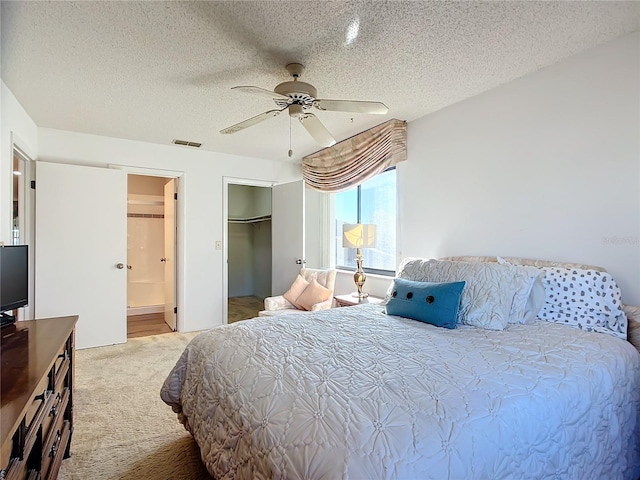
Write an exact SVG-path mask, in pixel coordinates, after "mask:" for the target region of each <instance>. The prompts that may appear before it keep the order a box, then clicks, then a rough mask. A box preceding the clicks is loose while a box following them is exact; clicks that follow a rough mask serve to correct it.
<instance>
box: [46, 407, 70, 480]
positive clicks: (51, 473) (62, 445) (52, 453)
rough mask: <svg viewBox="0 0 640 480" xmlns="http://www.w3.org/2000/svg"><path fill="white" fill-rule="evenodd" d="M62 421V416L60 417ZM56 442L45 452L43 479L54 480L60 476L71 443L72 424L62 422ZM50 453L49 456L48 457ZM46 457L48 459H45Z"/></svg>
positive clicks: (57, 432) (56, 434)
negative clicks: (61, 466) (59, 472)
mask: <svg viewBox="0 0 640 480" xmlns="http://www.w3.org/2000/svg"><path fill="white" fill-rule="evenodd" d="M60 420H63V419H62V416H61V417H60ZM54 440H55V442H54V443H53V444H52V445H51V447H49V448H47V449H46V450H43V455H42V469H41V470H40V472H41V475H42V478H46V479H47V480H48V479H54V478H56V477H57V476H58V471H59V470H60V465H61V464H62V459H63V458H64V452H65V450H66V448H67V445H68V444H69V442H70V441H71V423H70V422H69V421H68V420H64V421H61V425H60V429H58V430H56V432H55V437H54ZM47 452H48V455H47ZM45 455H47V458H46V459H45Z"/></svg>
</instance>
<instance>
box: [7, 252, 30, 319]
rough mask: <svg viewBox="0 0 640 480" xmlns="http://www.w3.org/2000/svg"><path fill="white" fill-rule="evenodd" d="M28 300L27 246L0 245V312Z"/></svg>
mask: <svg viewBox="0 0 640 480" xmlns="http://www.w3.org/2000/svg"><path fill="white" fill-rule="evenodd" d="M28 302H29V247H28V246H27V245H7V246H4V247H0V313H3V312H6V311H9V310H13V309H14V308H20V307H24V306H25V305H26V304H27V303H28Z"/></svg>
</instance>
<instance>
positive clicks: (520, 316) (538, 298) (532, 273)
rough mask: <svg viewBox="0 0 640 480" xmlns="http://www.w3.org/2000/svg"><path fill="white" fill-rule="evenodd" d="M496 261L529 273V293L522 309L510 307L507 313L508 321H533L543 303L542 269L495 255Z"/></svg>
mask: <svg viewBox="0 0 640 480" xmlns="http://www.w3.org/2000/svg"><path fill="white" fill-rule="evenodd" d="M496 261H497V262H498V263H499V264H500V265H513V266H514V267H516V268H521V269H523V270H525V271H526V272H527V273H528V274H529V280H530V288H529V293H528V294H527V302H526V304H525V307H524V311H522V312H517V311H516V309H517V308H516V309H512V310H511V312H510V313H509V323H531V322H533V321H534V320H535V319H536V317H537V315H538V312H540V309H541V308H542V304H543V303H544V296H545V289H544V284H543V283H542V279H543V278H544V273H545V272H544V270H542V269H541V268H537V267H534V266H531V265H515V264H513V263H511V262H508V261H507V260H505V259H504V258H502V257H496Z"/></svg>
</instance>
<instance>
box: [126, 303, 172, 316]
mask: <svg viewBox="0 0 640 480" xmlns="http://www.w3.org/2000/svg"><path fill="white" fill-rule="evenodd" d="M162 312H164V305H146V306H144V307H127V317H131V316H133V315H146V314H148V313H162Z"/></svg>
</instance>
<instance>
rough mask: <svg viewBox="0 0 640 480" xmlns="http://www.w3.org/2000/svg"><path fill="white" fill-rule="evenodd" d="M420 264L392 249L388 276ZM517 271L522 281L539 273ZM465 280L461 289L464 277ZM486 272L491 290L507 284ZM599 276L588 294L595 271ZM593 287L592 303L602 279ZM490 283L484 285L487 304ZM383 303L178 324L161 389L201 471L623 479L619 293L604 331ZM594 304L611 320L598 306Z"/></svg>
mask: <svg viewBox="0 0 640 480" xmlns="http://www.w3.org/2000/svg"><path fill="white" fill-rule="evenodd" d="M478 260H483V261H482V262H479V261H478ZM487 260H489V258H488V257H487V258H482V259H479V258H473V259H471V258H470V257H456V258H450V259H445V260H439V261H438V262H447V261H448V262H451V263H452V264H456V266H457V264H463V263H468V264H472V263H476V264H477V263H483V264H489V263H490V262H488V261H487ZM503 261H506V262H507V264H508V265H515V264H516V262H520V264H522V263H527V262H525V261H522V260H521V259H506V260H503ZM426 262H427V261H426V260H416V261H414V262H413V263H411V262H409V263H406V262H405V264H404V265H403V266H402V268H401V269H400V270H399V275H398V277H399V278H403V277H404V278H408V279H410V280H411V281H420V282H422V281H424V282H425V283H424V284H425V285H427V287H425V288H431V283H430V280H429V278H428V275H429V273H428V272H427V270H428V268H430V267H429V266H427V267H425V265H427V263H426ZM429 262H432V261H429ZM528 263H529V264H530V265H529V267H531V266H534V267H536V268H542V269H543V268H551V267H554V268H555V267H559V268H569V269H573V268H583V267H585V268H584V269H585V270H588V271H593V272H603V269H597V267H589V266H575V265H572V264H552V263H550V262H533V261H528ZM438 265H442V263H439V264H438ZM493 265H498V263H497V262H494V263H493ZM481 268H485V267H481ZM486 268H489V269H493V270H496V271H497V270H498V267H497V266H495V267H494V266H490V267H486ZM507 268H510V267H507ZM517 268H523V267H521V266H520V265H518V266H517ZM493 270H492V275H493ZM558 271H560V270H558ZM529 272H530V273H529V275H530V279H531V282H532V284H533V282H534V280H535V281H537V279H538V278H540V277H535V276H532V275H536V274H535V272H534V273H531V271H529ZM436 273H437V275H443V273H442V272H436ZM518 274H519V275H520V274H522V271H521V270H519V273H518ZM554 274H555V273H554V272H551V273H547V277H550V276H551V277H553V275H554ZM594 274H595V273H594ZM483 275H484V277H483V278H485V279H486V277H487V275H486V272H483ZM556 275H557V274H556ZM599 275H600V274H598V281H599V280H600V277H599ZM444 276H445V277H446V274H445V275H444ZM447 278H449V277H447ZM469 278H470V277H468V276H467V277H466V286H465V290H464V291H463V294H464V292H468V291H471V290H472V288H470V283H471V282H472V281H474V282H475V280H469ZM445 280H446V279H445ZM493 280H495V278H493V279H492V280H491V281H493ZM498 280H499V281H498V285H501V287H500V288H501V291H502V290H508V287H505V286H504V279H503V278H500V279H498ZM569 280H570V278H569ZM396 283H397V285H400V282H399V281H397V282H396ZM600 287H602V291H603V292H604V283H603V284H602V286H601V285H600V283H599V284H598V289H600ZM395 288H396V287H395V286H392V288H390V292H389V298H390V302H391V298H394V297H393V294H394V292H395V290H394V289H395ZM399 288H400V287H399V286H398V289H399ZM607 288H611V290H615V289H614V287H610V286H607ZM398 291H399V290H398ZM549 291H553V289H551V290H550V288H549V287H548V285H547V286H546V294H547V296H548V295H549ZM582 293H583V294H584V291H583V292H582ZM596 294H597V295H598V296H597V297H595V296H594V298H597V300H598V301H599V302H598V303H602V302H601V300H602V299H603V298H604V293H603V294H602V295H603V297H600V293H599V290H598V291H596V292H595V294H594V295H596ZM499 295H502V293H501V292H495V291H494V292H492V293H491V294H490V295H489V296H488V298H489V299H491V301H492V302H494V303H500V299H497V297H496V296H499ZM527 295H528V296H527V298H526V299H525V298H521V299H519V300H518V301H522V302H524V301H525V300H526V301H527V307H528V306H529V303H528V302H530V301H531V295H532V292H529V293H528V294H527ZM578 295H579V294H578ZM587 296H588V295H587ZM516 297H517V295H516V296H514V297H513V298H512V300H511V304H510V306H509V307H508V309H511V311H510V313H513V311H514V306H515V305H516V303H517V302H516ZM583 297H584V295H583ZM437 298H439V297H437ZM612 298H613V299H614V300H612V301H613V302H614V304H615V296H612ZM467 300H468V299H467ZM546 300H547V301H548V300H549V299H548V298H547V299H546ZM428 301H429V300H427V302H428ZM465 301H466V300H465V299H464V298H463V297H461V299H460V311H458V312H456V315H468V316H469V318H471V317H472V316H473V312H472V311H471V309H467V310H465V308H466V307H465V308H463V307H464V304H465ZM474 302H475V303H474ZM436 303H437V302H436ZM471 303H473V304H474V306H477V305H478V304H479V301H478V300H477V299H475V300H474V301H473V302H471ZM390 305H391V303H390ZM385 308H388V307H385V306H380V305H367V304H364V305H359V306H355V307H346V308H337V309H330V310H325V311H319V312H305V313H301V314H291V315H286V316H282V317H274V318H257V319H253V320H247V321H244V322H241V323H239V324H232V325H225V326H221V327H218V328H214V329H212V330H210V331H208V332H205V333H202V334H201V335H199V336H197V337H196V338H194V339H193V340H192V342H191V343H190V344H189V345H188V346H187V348H186V349H185V351H184V353H183V354H182V356H181V358H180V359H179V360H178V362H177V364H176V366H175V368H174V369H173V370H172V372H171V373H170V374H169V376H168V377H167V379H166V381H165V383H164V385H163V387H162V390H161V397H162V399H163V400H164V401H165V402H166V403H167V404H169V405H170V406H171V407H172V408H173V410H174V411H175V412H176V413H177V415H178V418H179V420H180V422H182V423H183V424H184V426H185V428H186V429H187V430H188V431H189V432H191V434H192V435H193V437H194V438H195V440H196V442H197V443H198V445H199V447H200V451H201V457H202V460H203V462H204V463H205V465H206V467H207V469H208V470H209V472H210V473H211V474H212V476H213V477H214V478H216V479H235V478H247V479H250V478H251V479H253V478H256V479H260V478H306V479H338V478H344V479H378V478H384V479H413V478H416V479H417V478H419V479H471V478H474V479H481V478H486V479H507V478H509V479H511V478H517V479H528V478H531V479H542V478H566V479H590V478H593V479H601V478H607V479H616V478H620V479H634V480H636V479H637V478H638V477H639V475H640V416H639V412H640V354H639V353H638V350H637V349H636V348H635V347H634V345H632V343H630V342H629V341H627V340H626V339H625V338H621V337H622V336H623V335H624V336H625V337H626V336H627V335H630V336H632V337H633V336H635V335H636V334H637V331H638V329H637V326H638V323H637V322H636V316H637V315H638V313H640V309H637V308H634V307H624V308H625V312H626V315H625V316H624V320H623V319H622V318H623V317H622V316H619V315H618V313H619V312H618V310H616V312H615V313H616V315H618V316H617V317H616V318H617V321H619V324H616V325H615V326H614V327H615V329H616V330H617V331H616V332H613V334H607V333H606V332H601V331H597V328H596V327H595V326H594V328H596V331H594V330H593V328H591V327H589V330H592V331H586V329H585V328H582V327H581V328H576V327H575V326H570V325H567V324H565V323H564V321H555V320H554V319H546V320H541V319H535V320H531V319H529V320H528V321H526V322H524V321H522V319H521V318H519V319H518V321H514V322H513V323H508V324H506V325H505V326H504V328H502V329H498V328H484V327H483V328H481V327H478V326H475V325H469V324H465V323H464V322H462V323H457V324H456V328H453V329H450V328H442V327H438V326H434V325H432V324H430V323H425V322H424V321H416V320H414V319H411V318H405V317H403V316H396V315H389V314H386V313H385ZM483 308H484V307H483ZM524 308H525V307H524V303H523V306H522V310H523V311H524ZM544 308H546V309H547V310H546V311H547V313H548V312H549V311H550V310H549V307H548V306H545V307H544ZM544 308H543V309H542V310H540V313H539V315H542V314H543V313H544V311H545V310H544ZM606 308H609V307H606ZM612 308H613V307H612ZM622 308H623V307H622V306H621V305H620V310H622ZM462 310H464V311H462ZM492 313H495V312H492ZM457 318H458V317H457ZM483 318H491V319H492V321H493V320H495V316H486V315H485V317H483ZM607 318H609V319H610V324H609V325H607V328H612V327H611V324H613V323H615V322H614V321H613V317H612V316H609V317H607ZM510 319H511V318H510ZM627 320H628V322H629V327H628V328H627V325H626V323H625V322H626V321H627ZM505 321H506V319H505ZM621 325H622V326H621ZM622 330H624V332H622ZM609 333H611V332H609Z"/></svg>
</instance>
